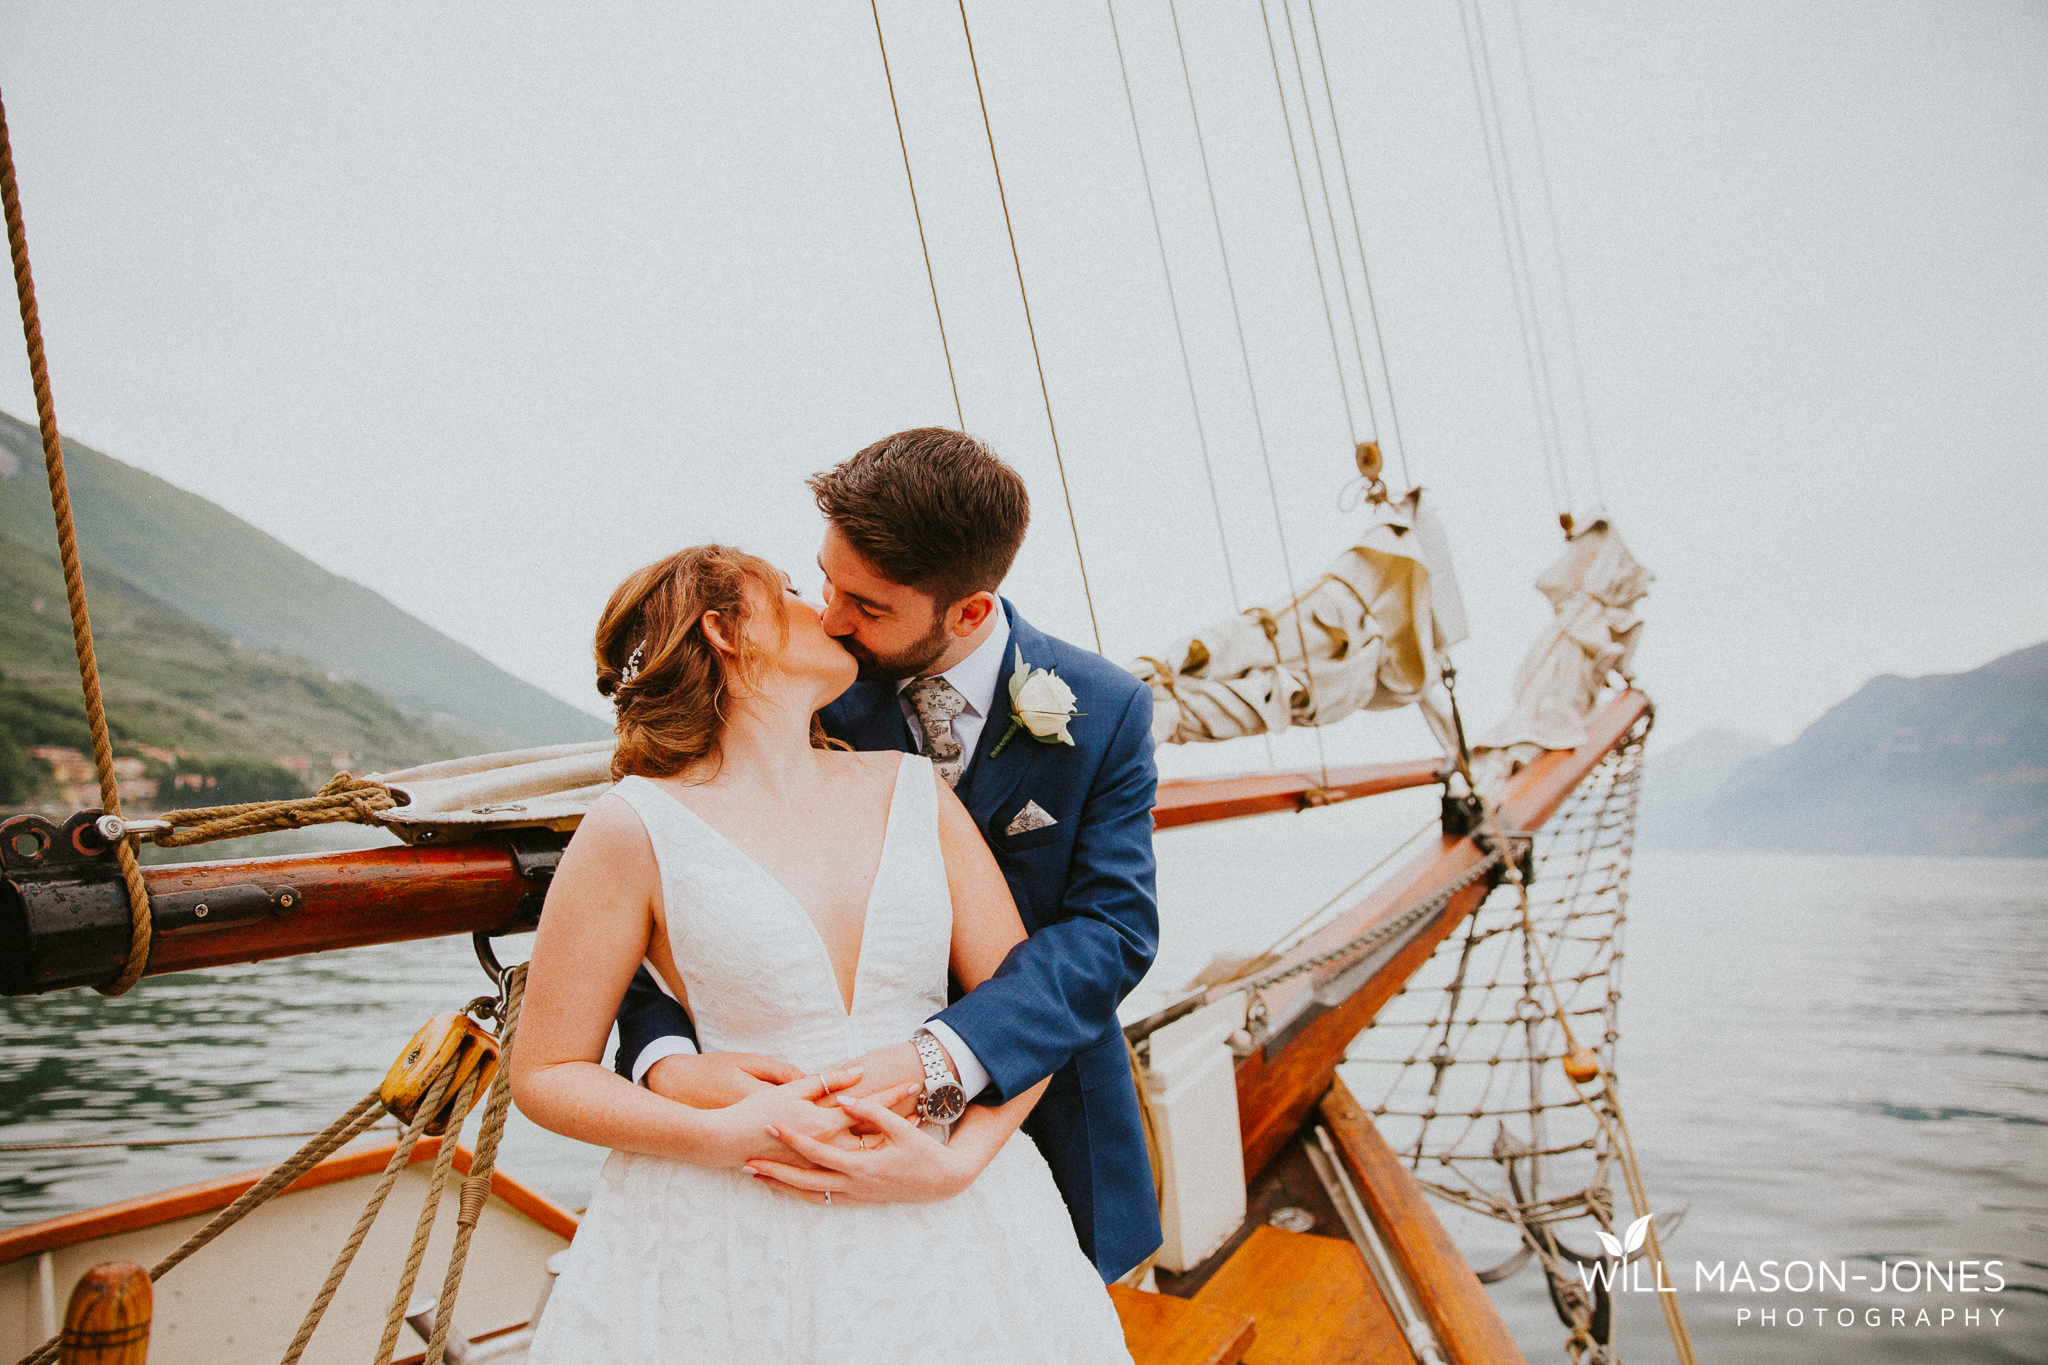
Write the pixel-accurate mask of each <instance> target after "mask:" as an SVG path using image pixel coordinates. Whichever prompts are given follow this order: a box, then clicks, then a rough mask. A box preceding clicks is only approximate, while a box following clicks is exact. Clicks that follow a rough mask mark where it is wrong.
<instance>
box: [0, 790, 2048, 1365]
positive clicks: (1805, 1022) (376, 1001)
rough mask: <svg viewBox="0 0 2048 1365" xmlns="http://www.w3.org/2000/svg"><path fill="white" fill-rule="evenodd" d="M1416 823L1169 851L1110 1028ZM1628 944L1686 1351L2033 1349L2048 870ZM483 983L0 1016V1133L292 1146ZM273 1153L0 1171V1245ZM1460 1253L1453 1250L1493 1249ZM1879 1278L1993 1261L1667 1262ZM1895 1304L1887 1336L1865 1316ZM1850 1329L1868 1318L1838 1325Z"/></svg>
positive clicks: (105, 1152)
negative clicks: (1699, 1270)
mask: <svg viewBox="0 0 2048 1365" xmlns="http://www.w3.org/2000/svg"><path fill="white" fill-rule="evenodd" d="M1368 808H1370V810H1368ZM1426 815H1427V803H1426V802H1409V803H1405V804H1404V803H1403V802H1401V801H1398V800H1396V801H1391V802H1386V803H1380V802H1360V803H1358V804H1357V806H1355V807H1339V808H1333V809H1332V810H1329V811H1325V812H1318V813H1317V814H1316V815H1314V816H1311V817H1304V818H1295V817H1290V816H1280V817H1269V818H1267V819H1264V820H1257V821H1249V822H1242V823H1239V824H1237V825H1235V826H1226V827H1218V828H1211V829H1198V830H1184V831H1174V832H1172V833H1170V834H1168V835H1166V836H1163V837H1162V840H1161V855H1162V870H1161V888H1162V901H1163V904H1164V906H1165V915H1166V921H1167V931H1166V932H1167V937H1166V941H1165V943H1164V945H1163V948H1162V953H1161V959H1160V963H1159V966H1158V968H1157V969H1156V970H1155V972H1154V976H1153V978H1152V980H1151V981H1149V982H1148V983H1147V987H1145V988H1141V994H1140V996H1138V997H1134V1000H1133V1002H1132V1004H1131V1006H1130V1010H1129V1012H1131V1013H1142V1012H1143V1010H1144V1008H1145V1007H1146V1005H1147V1002H1148V1001H1149V1000H1151V999H1153V998H1156V991H1155V990H1154V989H1153V988H1154V987H1156V988H1158V989H1170V988H1171V987H1173V986H1175V985H1178V984H1179V983H1180V982H1181V981H1184V980H1186V979H1187V977H1188V976H1190V975H1192V974H1193V973H1194V972H1195V971H1197V970H1199V969H1200V967H1201V966H1202V965H1203V964H1204V963H1205V962H1207V961H1208V959H1209V958H1210V957H1211V956H1212V955H1214V954H1216V953H1230V952H1235V953H1241V954H1249V953H1252V952H1255V951H1257V950H1258V949H1260V948H1262V947H1264V946H1265V945H1266V943H1267V942H1268V941H1270V939H1271V938H1272V937H1273V936H1274V935H1276V934H1278V933H1279V932H1280V931H1281V930H1282V929H1284V928H1286V927H1287V925H1289V924H1291V923H1292V922H1294V921H1295V920H1297V919H1298V918H1300V916H1301V915H1302V914H1304V913H1306V912H1307V911H1308V910H1310V909H1313V908H1314V906H1315V905H1316V904H1318V903H1319V902H1320V901H1322V900H1323V899H1325V898H1327V897H1329V896H1331V895H1334V894H1335V893H1336V892H1338V891H1339V890H1340V889H1341V888H1342V887H1343V886H1344V885H1345V883H1346V882H1348V881H1349V880H1350V879H1351V877H1352V876H1354V875H1355V874H1356V872H1357V871H1358V870H1359V869H1360V868H1361V867H1362V866H1363V865H1364V864H1366V863H1368V862H1370V861H1371V860H1372V859H1373V858H1375V857H1377V856H1378V854H1379V853H1380V852H1383V851H1384V850H1385V849H1386V848H1387V847H1389V846H1390V845H1392V844H1393V843H1395V842H1397V841H1398V839H1399V838H1400V837H1401V836H1403V835H1405V834H1407V833H1408V832H1410V826H1411V824H1419V823H1421V821H1422V820H1423V819H1424V818H1425V816H1426ZM1626 948H1627V954H1628V955H1627V966H1626V975H1625V986H1626V990H1627V996H1626V999H1625V1002H1624V1004H1623V1009H1622V1019H1623V1029H1624V1036H1623V1040H1622V1044H1621V1068H1622V1079H1623V1085H1624V1087H1625V1088H1624V1091H1623V1093H1624V1095H1625V1097H1626V1098H1627V1101H1628V1105H1629V1118H1630V1122H1631V1126H1632V1129H1633V1132H1634V1135H1635V1140H1636V1147H1637V1151H1638V1152H1639V1154H1640V1155H1641V1157H1642V1160H1643V1163H1644V1168H1645V1173H1646V1176H1647V1178H1648V1181H1649V1183H1650V1186H1651V1190H1652V1194H1653V1197H1654V1199H1655V1200H1656V1202H1657V1204H1658V1206H1659V1207H1660V1208H1664V1207H1673V1206H1676V1205H1679V1204H1686V1205H1689V1206H1690V1209H1691V1211H1690V1213H1689V1215H1688V1216H1687V1218H1686V1221H1685V1224H1684V1226H1683V1228H1681V1229H1680V1231H1679V1232H1678V1234H1677V1235H1676V1236H1675V1237H1674V1238H1672V1239H1671V1240H1670V1242H1669V1244H1668V1245H1667V1248H1666V1250H1667V1255H1669V1256H1670V1258H1671V1261H1672V1265H1673V1267H1674V1272H1675V1276H1676V1280H1677V1283H1678V1285H1679V1288H1680V1290H1681V1293H1680V1295H1679V1298H1680V1302H1681V1303H1682V1305H1683V1306H1684V1309H1685V1312H1686V1314H1687V1317H1688V1320H1689V1321H1690V1323H1691V1325H1692V1331H1693V1335H1694V1340H1695V1343H1696V1344H1697V1346H1698V1348H1699V1354H1700V1358H1701V1359H1702V1360H1717V1361H1766V1362H1770V1361H1787V1362H1789V1361H1817V1362H1852V1361H1855V1362H1861V1361H1888V1360H1942V1361H1958V1362H1960V1361H2018V1360H2034V1361H2043V1360H2048V1175H2044V1168H2048V1161H2044V1158H2048V862H2041V861H2018V860H2011V861H2005V860H1959V859H1918V858H1913V859H1908V858H1892V859H1868V858H1865V859H1847V858H1821V857H1793V856H1775V855H1773V856H1759V855H1725V854H1717V855H1691V854H1644V855H1641V856H1640V857H1639V859H1638V863H1637V874H1636V879H1635V897H1634V902H1633V907H1632V913H1631V917H1630V921H1629V925H1628V929H1627V944H1626ZM482 986H483V979H482V976H481V974H480V973H479V972H478V970H477V968H476V966H475V964H474V961H473V960H472V959H471V957H470V954H469V948H468V945H467V943H466V942H463V941H442V942H432V943H425V944H412V945H404V946H397V947H385V948H371V949H360V950H354V951H350V952H343V953H334V954H329V955H326V956H323V957H318V958H313V959H307V960H301V961H294V962H280V963H269V964H262V965H257V966H250V967H240V968H230V969H224V970H219V971H211V972H195V973H191V974H188V975H183V976H175V977H167V978H161V979H155V980H151V981H148V982H145V983H144V984H143V985H142V986H141V987H140V988H139V989H137V990H136V991H135V992H133V993H132V994H131V995H130V996H128V997H126V998H123V999H118V1000H107V999H103V998H101V997H99V996H97V995H94V994H92V993H89V992H85V993H71V994H66V995H61V996H53V997H48V998H44V999H40V1000H27V1001H23V1000H13V1001H0V1033H4V1041H5V1050H4V1053H0V1143H26V1142H46V1141H48V1142H58V1141H62V1142H83V1141H108V1140H113V1139H122V1138H129V1139H133V1138H140V1137H163V1136H202V1135H212V1134H231V1133H271V1132H277V1131H281V1130H286V1129H297V1128H318V1127H320V1126H322V1125H324V1124H325V1123H326V1122H327V1121H328V1120H329V1119H330V1118H332V1117H333V1115H334V1114H335V1113H336V1112H338V1111H339V1110H340V1109H342V1108H344V1107H345V1106H346V1105H348V1104H349V1103H350V1102H352V1101H353V1100H355V1099H356V1098H358V1097H359V1096H361V1095H362V1094H363V1093H364V1092H365V1091H366V1090H368V1089H370V1088H371V1087H372V1086H374V1085H375V1084H376V1083H377V1081H378V1079H379V1078H380V1077H381V1076H382V1074H383V1072H384V1069H385V1068H386V1066H388V1065H389V1063H390V1061H391V1058H392V1056H393V1055H394V1054H395V1053H396V1052H397V1050H398V1049H399V1047H400V1045H401V1044H402V1043H404V1041H405V1040H406V1038H407V1037H408V1036H410V1034H411V1033H412V1031H413V1030H414V1029H415V1028H416V1027H417V1026H418V1025H419V1023H420V1022H421V1021H422V1020H424V1019H425V1018H426V1017H427V1016H428V1015H430V1014H433V1013H436V1012H437V1011H441V1010H446V1009H452V1008H455V1007H457V1006H459V1005H460V1004H461V1003H462V1002H463V1001H465V1000H467V999H468V998H469V997H471V996H473V995H475V994H478V993H479V992H480V991H481V989H482ZM294 1145H295V1144H294V1143H292V1142H291V1141H288V1140H268V1141H249V1142H236V1143H223V1144H219V1145H215V1146H203V1147H184V1148H169V1149H122V1148H101V1149H89V1150H76V1151H63V1152H38V1153H4V1152H0V1224H6V1225H12V1224H17V1223H22V1222H28V1221H32V1220H35V1219H41V1218H47V1217H50V1216H52V1215H55V1214H59V1213H63V1212H66V1211H69V1210H73V1209H78V1208H83V1207H89V1206H92V1205H96V1204H102V1203H106V1202H109V1201H112V1200H117V1199H122V1198H127V1197H129V1196H132V1195H138V1194H145V1193H148V1192H151V1191H155V1190H160V1189H163V1188H166V1187H169V1186H172V1185H178V1184H182V1183H186V1182H189V1181H194V1180H201V1179H206V1178H210V1177H213V1176H218V1175H223V1174H227V1173H229V1172H233V1171H237V1170H242V1169H246V1168H248V1167H250V1166H253V1165H257V1164H260V1163H262V1162H264V1161H266V1160H274V1159H276V1158H277V1157H279V1156H281V1155H283V1154H284V1153H285V1152H286V1151H287V1150H289V1149H290V1148H291V1147H292V1146H294ZM503 1160H504V1164H505V1165H506V1167H507V1168H508V1169H509V1170H510V1171H511V1172H513V1173H514V1174H516V1175H518V1176H519V1177H521V1178H522V1179H525V1180H527V1181H528V1182H529V1183H531V1184H534V1185H536V1186H538V1187H539V1188H540V1189H542V1190H543V1191H545V1192H546V1193H548V1194H550V1195H552V1196H554V1197H555V1198H557V1199H559V1200H561V1201H562V1202H564V1203H566V1204H569V1205H571V1206H580V1205H581V1204H582V1203H583V1202H584V1200H585V1198H586V1197H587V1195H588V1192H589V1190H590V1189H591V1186H592V1183H593V1181H594V1179H595V1176H596V1171H597V1166H598V1164H599V1161H600V1160H601V1154H600V1153H596V1152H593V1151H591V1150H590V1149H587V1148H583V1147H581V1146H579V1145H577V1144H575V1143H571V1142H567V1141H565V1140H563V1139H560V1138H557V1137H554V1136H553V1135H551V1134H548V1133H544V1132H541V1131H540V1130H538V1129H536V1128H534V1127H533V1126H532V1125H531V1124H529V1123H527V1122H526V1121H525V1120H524V1119H522V1118H519V1117H517V1116H516V1115H515V1117H514V1119H513V1122H512V1125H511V1127H510V1129H509V1130H508V1133H507V1137H506V1151H505V1154H504V1158H503ZM1456 1230H1457V1231H1458V1233H1459V1235H1460V1236H1461V1238H1464V1239H1465V1240H1466V1241H1467V1243H1468V1245H1469V1246H1470V1247H1471V1248H1472V1254H1473V1259H1474V1260H1479V1261H1482V1262H1484V1263H1491V1261H1493V1260H1496V1259H1498V1256H1497V1255H1495V1252H1496V1251H1497V1250H1498V1248H1499V1247H1500V1246H1502V1245H1505V1243H1503V1242H1502V1241H1501V1239H1500V1234H1499V1232H1498V1230H1497V1229H1495V1228H1492V1227H1490V1226H1485V1225H1481V1226H1476V1227H1468V1226H1465V1225H1463V1224H1459V1225H1457V1227H1456ZM1582 1240H1585V1239H1583V1238H1582ZM1900 1259H1910V1260H1916V1261H1925V1260H1930V1259H1931V1260H1933V1261H1935V1262H1937V1263H1938V1264H1941V1265H1943V1266H1946V1263H1947V1262H1949V1261H1950V1260H1956V1261H1961V1260H1964V1259H1970V1260H1977V1261H1983V1260H2001V1261H2003V1262H2004V1266H2003V1269H2002V1274H2003V1276H2004V1278H2005V1280H2006V1281H2007V1288H2006V1289H2005V1291H2004V1292H2002V1293H1998V1294H1984V1293H1976V1294H1963V1293H1960V1292H1946V1293H1944V1292H1936V1293H1931V1294H1930V1293H1917V1294H1900V1293H1897V1292H1887V1293H1885V1294H1882V1295H1880V1294H1873V1293H1870V1292H1868V1290H1867V1289H1866V1288H1865V1287H1864V1286H1862V1285H1858V1284H1855V1283H1854V1282H1852V1283H1851V1291H1852V1292H1849V1293H1846V1294H1845V1293H1840V1292H1830V1293H1828V1294H1820V1293H1803V1294H1802V1293H1787V1292H1779V1293H1775V1294H1764V1293H1760V1292H1759V1293H1747V1292H1727V1293H1723V1292H1716V1291H1715V1290H1714V1289H1713V1287H1712V1286H1711V1285H1709V1286H1707V1287H1706V1288H1704V1289H1697V1288H1695V1271H1694V1263H1695V1262H1704V1263H1705V1265H1706V1266H1707V1267H1708V1268H1709V1269H1711V1267H1713V1266H1714V1265H1715V1264H1716V1263H1725V1264H1726V1265H1727V1266H1728V1267H1729V1273H1731V1274H1732V1273H1733V1268H1734V1266H1735V1264H1736V1263H1737V1262H1738V1261H1740V1262H1746V1263H1747V1264H1748V1265H1749V1266H1750V1267H1751V1273H1752V1275H1755V1274H1756V1273H1757V1269H1758V1267H1759V1264H1760V1263H1761V1262H1763V1261H1766V1260H1775V1261H1778V1262H1787V1261H1800V1260H1803V1261H1809V1262H1812V1261H1827V1262H1829V1263H1831V1264H1835V1265H1839V1264H1840V1263H1842V1262H1847V1263H1849V1273H1850V1274H1852V1275H1853V1274H1858V1273H1863V1274H1870V1273H1873V1272H1874V1270H1875V1268H1876V1267H1877V1266H1878V1264H1879V1263H1880V1261H1883V1262H1887V1263H1890V1262H1896V1261H1898V1260H1900ZM1494 1293H1495V1296H1496V1300H1497V1301H1498V1302H1499V1303H1500V1305H1501V1307H1502V1310H1503V1312H1504V1313H1505V1314H1506V1315H1507V1317H1508V1320H1509V1323H1510V1325H1511V1326H1512V1327H1513V1329H1514V1331H1515V1333H1516V1336H1517V1337H1518V1339H1519V1340H1520V1341H1521V1342H1522V1344H1523V1347H1524V1349H1525V1350H1526V1351H1527V1352H1528V1353H1529V1355H1530V1357H1531V1359H1532V1360H1535V1361H1539V1362H1540V1361H1551V1360H1562V1359H1563V1358H1564V1356H1563V1352H1562V1339H1563V1338H1562V1332H1561V1330H1560V1329H1559V1328H1558V1325H1557V1322H1556V1319H1555V1318H1554V1317H1553V1316H1552V1314H1551V1312H1550V1309H1549V1306H1548V1303H1547V1300H1546V1299H1545V1297H1544V1294H1543V1288H1542V1282H1541V1280H1540V1277H1539V1276H1538V1275H1537V1274H1536V1272H1535V1271H1534V1270H1533V1269H1530V1270H1525V1271H1523V1272H1522V1274H1520V1275H1518V1276H1516V1277H1515V1278H1513V1279H1511V1280H1509V1281H1508V1282H1506V1283H1505V1284H1502V1285H1498V1286H1495V1287H1494ZM1895 1306H1903V1307H1906V1308H1907V1309H1908V1325H1906V1326H1904V1327H1894V1326H1891V1325H1889V1322H1890V1312H1889V1310H1890V1309H1891V1308H1893V1307H1895ZM1872 1307H1879V1308H1880V1309H1881V1310H1883V1313H1882V1317H1881V1319H1880V1321H1881V1322H1882V1323H1884V1324H1885V1325H1881V1326H1877V1327H1870V1326H1865V1325H1862V1319H1863V1317H1864V1315H1865V1314H1866V1313H1867V1311H1868V1310H1869V1309H1870V1308H1872ZM1922 1308H1925V1309H1927V1310H1928V1311H1929V1317H1930V1324H1929V1325H1927V1326H1915V1325H1913V1322H1914V1321H1915V1319H1916V1315H1917V1314H1918V1312H1919V1310H1920V1309H1922ZM1744 1309H1748V1310H1749V1315H1748V1317H1747V1319H1746V1320H1740V1321H1739V1320H1738V1315H1739V1314H1740V1312H1741V1311H1742V1310H1744ZM1944 1309H1950V1310H1954V1316H1953V1317H1952V1318H1951V1320H1950V1321H1949V1322H1948V1323H1947V1324H1946V1325H1943V1324H1942V1322H1941V1313H1942V1310H1944ZM1993 1309H1997V1310H2001V1311H2002V1320H2001V1321H2000V1322H1999V1324H1998V1325H1997V1326H1995V1327H1994V1326H1993V1325H1992V1323H1991V1310H1993ZM1773 1310H1775V1320H1774V1321H1773V1322H1772V1323H1770V1324H1769V1325H1763V1324H1761V1323H1760V1321H1759V1319H1760V1317H1761V1315H1762V1313H1764V1312H1769V1311H1773ZM1793 1310H1798V1312H1797V1321H1796V1323H1795V1321H1794V1312H1793ZM1820 1310H1825V1314H1826V1320H1825V1324H1824V1325H1816V1316H1817V1314H1818V1313H1819V1311H1820ZM1971 1310H1974V1311H1976V1312H1977V1313H1978V1314H1979V1318H1978V1321H1977V1323H1976V1324H1975V1325H1969V1324H1967V1323H1966V1322H1965V1320H1964V1318H1963V1314H1964V1313H1965V1312H1967V1311H1971ZM1845 1313H1849V1314H1853V1315H1854V1316H1855V1317H1856V1319H1857V1320H1858V1325H1856V1326H1844V1325H1840V1319H1841V1317H1842V1315H1843V1314H1845ZM1618 1344H1619V1346H1620V1348H1621V1351H1622V1354H1623V1357H1624V1358H1625V1359H1627V1360H1629V1361H1631V1362H1634V1361H1651V1360H1655V1361H1664V1360H1670V1359H1673V1358H1674V1357H1673V1353H1672V1351H1671V1348H1670V1345H1669V1343H1668V1341H1667V1340H1666V1338H1665V1335H1664V1328H1663V1324H1662V1318H1661V1316H1660V1314H1659V1312H1658V1310H1657V1306H1656V1304H1655V1302H1654V1299H1653V1298H1652V1296H1650V1295H1647V1294H1646V1295H1641V1296H1633V1297H1631V1296H1623V1298H1622V1301H1621V1304H1620V1314H1619V1327H1618Z"/></svg>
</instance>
